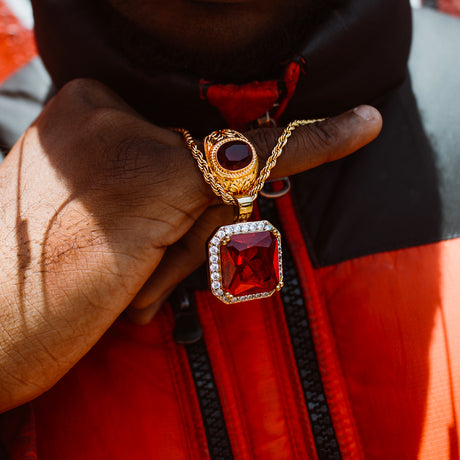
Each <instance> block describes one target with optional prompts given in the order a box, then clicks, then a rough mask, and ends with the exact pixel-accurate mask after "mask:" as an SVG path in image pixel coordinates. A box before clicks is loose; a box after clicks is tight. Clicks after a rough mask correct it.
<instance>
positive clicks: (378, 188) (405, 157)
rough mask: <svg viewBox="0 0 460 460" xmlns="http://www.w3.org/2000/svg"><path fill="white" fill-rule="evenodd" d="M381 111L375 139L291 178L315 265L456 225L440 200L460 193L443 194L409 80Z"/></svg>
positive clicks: (426, 239) (424, 238)
mask: <svg viewBox="0 0 460 460" xmlns="http://www.w3.org/2000/svg"><path fill="white" fill-rule="evenodd" d="M379 108H380V110H381V112H382V116H383V119H384V128H383V131H382V133H381V135H380V136H379V138H378V139H377V140H376V141H374V142H373V143H372V144H370V145H368V146H366V147H365V148H363V149H362V150H361V151H359V152H357V153H355V154H353V155H352V156H350V157H347V158H345V159H343V160H340V161H337V162H334V163H330V164H326V165H323V166H321V167H319V168H316V169H314V170H311V171H308V172H306V173H304V174H301V175H298V176H296V177H295V178H293V181H292V182H293V193H294V196H295V199H294V203H295V204H296V206H297V211H298V214H299V216H301V217H302V219H301V223H302V228H303V231H304V234H305V237H306V241H307V242H308V244H309V249H310V253H311V255H312V256H313V259H314V262H315V264H316V265H317V266H324V265H331V264H335V263H337V262H341V261H343V260H347V259H352V258H355V257H359V256H363V255H367V254H372V253H375V252H383V251H388V250H393V249H399V248H403V247H408V246H415V245H419V244H425V243H430V242H434V241H439V240H440V239H443V238H448V237H452V236H456V235H457V234H458V231H459V230H460V218H459V217H460V216H459V213H455V214H452V215H450V216H446V217H448V220H445V221H443V219H442V215H441V201H442V199H443V200H444V201H449V200H452V199H455V197H456V196H457V194H456V191H455V190H450V189H449V188H447V189H444V190H445V196H443V197H442V199H441V196H440V189H441V188H440V185H439V184H440V180H441V179H440V178H439V171H438V164H439V161H438V158H437V156H436V154H435V153H434V151H433V149H432V147H431V145H430V143H429V141H428V139H427V138H426V136H425V133H424V130H423V125H422V123H421V120H420V117H419V114H418V111H417V107H416V104H415V100H414V97H413V94H412V91H411V88H410V82H409V80H407V81H406V83H405V84H404V85H403V86H402V87H401V88H400V89H399V90H398V91H396V92H395V93H394V94H393V95H392V96H391V97H390V98H389V99H388V100H387V102H386V103H385V104H384V105H382V106H381V107H379ZM459 161H460V160H458V159H456V160H455V162H456V163H458V162H459ZM450 166H453V164H452V163H451V164H450ZM459 166H460V164H459ZM444 176H445V174H444Z"/></svg>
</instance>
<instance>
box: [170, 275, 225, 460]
mask: <svg viewBox="0 0 460 460" xmlns="http://www.w3.org/2000/svg"><path fill="white" fill-rule="evenodd" d="M170 302H171V309H172V311H173V314H174V317H175V327H174V333H173V335H174V340H175V341H176V342H178V343H181V344H183V345H185V351H186V353H187V359H188V363H189V366H190V372H191V374H192V378H193V382H194V384H195V391H196V395H197V398H198V404H199V405H200V412H201V419H202V420H203V426H204V431H205V434H206V440H207V443H208V451H209V456H210V458H211V459H212V460H231V459H233V453H232V447H231V444H230V439H229V437H228V432H227V426H226V424H225V419H224V412H223V410H222V405H221V402H220V398H219V393H218V391H217V386H216V382H215V380H214V374H213V371H212V366H211V361H210V360H209V355H208V351H207V349H206V344H205V342H204V340H203V338H202V331H201V326H200V322H199V319H198V314H197V311H196V304H195V296H194V294H193V291H192V290H191V289H188V288H187V287H186V282H184V283H182V284H181V285H179V286H178V287H177V288H176V290H175V292H174V293H173V295H172V296H171V297H170Z"/></svg>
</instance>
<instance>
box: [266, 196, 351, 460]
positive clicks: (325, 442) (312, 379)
mask: <svg viewBox="0 0 460 460" xmlns="http://www.w3.org/2000/svg"><path fill="white" fill-rule="evenodd" d="M259 210H260V212H261V214H262V215H263V216H264V217H265V218H267V219H268V220H270V222H271V223H272V224H273V225H275V227H277V228H278V229H280V230H281V229H282V224H281V222H280V219H279V216H278V212H277V210H276V205H275V203H274V200H267V199H263V198H260V199H259ZM281 233H283V232H281ZM283 276H284V288H283V289H282V290H281V292H280V295H281V300H282V303H283V309H284V315H285V320H286V324H287V327H288V331H289V336H290V339H291V345H292V351H293V354H294V358H295V361H296V364H297V371H298V375H299V379H300V384H301V386H302V390H303V394H304V398H305V404H306V406H307V412H308V417H309V419H310V425H311V430H312V434H313V439H314V442H315V448H316V453H317V456H318V459H319V460H338V459H341V458H342V456H341V454H340V448H339V444H338V442H337V437H336V434H335V429H334V425H333V423H332V418H331V414H330V411H329V406H328V404H327V400H326V394H325V392H324V387H323V382H322V379H321V373H320V370H319V366H318V360H317V358H316V352H315V346H314V342H313V337H312V333H311V328H310V323H309V319H308V313H307V308H306V305H305V299H304V297H303V295H302V288H301V285H300V281H299V276H298V273H297V269H296V267H295V263H294V259H293V256H292V253H291V251H290V250H289V247H288V244H287V242H286V241H285V239H284V238H283Z"/></svg>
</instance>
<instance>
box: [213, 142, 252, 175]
mask: <svg viewBox="0 0 460 460" xmlns="http://www.w3.org/2000/svg"><path fill="white" fill-rule="evenodd" d="M252 155H253V153H252V149H251V147H250V146H249V145H248V144H247V143H246V142H243V141H229V142H225V144H222V145H221V146H220V147H219V149H218V150H217V161H218V162H219V164H220V165H221V166H222V167H223V168H225V169H228V170H229V171H238V170H239V169H243V168H245V167H246V166H248V165H249V164H250V163H251V160H252Z"/></svg>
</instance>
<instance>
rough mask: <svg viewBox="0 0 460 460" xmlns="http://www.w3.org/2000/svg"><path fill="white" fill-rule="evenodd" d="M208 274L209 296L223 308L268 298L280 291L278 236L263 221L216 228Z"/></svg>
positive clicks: (210, 242) (272, 228)
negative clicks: (211, 295)
mask: <svg viewBox="0 0 460 460" xmlns="http://www.w3.org/2000/svg"><path fill="white" fill-rule="evenodd" d="M208 274H209V283H210V287H211V292H212V293H213V294H214V295H215V296H216V297H217V298H218V299H219V300H221V301H222V302H224V303H226V304H232V303H236V302H245V301H248V300H254V299H261V298H264V297H270V296H271V295H272V294H273V293H274V292H275V291H279V290H280V289H281V288H282V287H283V266H282V250H281V235H280V232H279V231H278V230H277V229H276V228H275V227H274V226H273V225H272V224H271V223H270V222H268V221H266V220H261V221H256V222H241V223H235V224H232V225H224V226H222V227H219V228H217V229H216V230H215V232H214V233H213V234H212V235H211V237H210V239H209V242H208Z"/></svg>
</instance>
